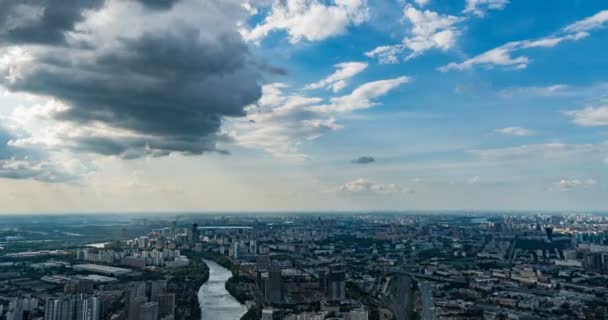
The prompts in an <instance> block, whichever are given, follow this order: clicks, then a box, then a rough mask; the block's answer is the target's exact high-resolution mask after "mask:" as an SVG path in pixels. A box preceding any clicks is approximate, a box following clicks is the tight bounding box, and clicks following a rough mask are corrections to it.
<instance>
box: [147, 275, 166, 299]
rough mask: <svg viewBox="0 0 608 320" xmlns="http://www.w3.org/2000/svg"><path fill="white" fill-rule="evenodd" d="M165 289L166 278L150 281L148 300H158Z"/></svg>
mask: <svg viewBox="0 0 608 320" xmlns="http://www.w3.org/2000/svg"><path fill="white" fill-rule="evenodd" d="M165 291H167V280H157V281H152V283H151V284H150V301H152V302H158V297H159V296H160V295H161V294H163V293H165Z"/></svg>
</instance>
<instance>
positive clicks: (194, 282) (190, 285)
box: [169, 259, 209, 320]
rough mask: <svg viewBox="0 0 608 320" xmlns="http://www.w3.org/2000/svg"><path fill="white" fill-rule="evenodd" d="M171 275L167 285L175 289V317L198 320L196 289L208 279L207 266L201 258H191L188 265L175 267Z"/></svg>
mask: <svg viewBox="0 0 608 320" xmlns="http://www.w3.org/2000/svg"><path fill="white" fill-rule="evenodd" d="M171 275H172V276H173V278H172V279H171V281H170V283H169V285H170V287H171V288H172V289H175V319H189V320H200V319H201V308H200V305H199V301H198V291H199V289H200V287H201V286H202V285H203V284H205V283H206V282H207V281H208V280H209V267H208V266H207V264H206V263H204V262H203V261H202V259H191V263H190V265H189V266H187V267H182V268H177V269H175V270H174V271H172V272H171Z"/></svg>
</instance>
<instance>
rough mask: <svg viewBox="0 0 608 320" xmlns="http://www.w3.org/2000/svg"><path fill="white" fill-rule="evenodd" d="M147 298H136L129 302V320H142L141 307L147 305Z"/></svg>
mask: <svg viewBox="0 0 608 320" xmlns="http://www.w3.org/2000/svg"><path fill="white" fill-rule="evenodd" d="M147 301H148V299H146V297H136V298H134V299H131V300H129V320H140V319H141V318H140V313H141V306H142V305H144V304H145V303H147Z"/></svg>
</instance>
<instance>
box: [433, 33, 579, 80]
mask: <svg viewBox="0 0 608 320" xmlns="http://www.w3.org/2000/svg"><path fill="white" fill-rule="evenodd" d="M587 36H588V34H587V33H584V32H579V33H576V34H568V35H563V36H549V37H545V38H541V39H537V40H523V41H513V42H509V43H507V44H504V45H502V46H500V47H497V48H494V49H491V50H488V51H486V52H484V53H482V54H480V55H478V56H475V57H473V58H470V59H468V60H465V61H463V62H461V63H456V62H452V63H449V64H447V65H445V66H442V67H440V68H439V70H440V71H442V72H446V71H450V70H459V71H462V70H467V69H471V68H473V67H475V66H482V67H485V68H487V69H492V68H494V67H495V66H502V67H505V68H507V69H511V70H518V69H525V68H527V67H528V65H529V64H530V62H531V61H530V58H528V57H527V56H523V55H520V56H516V55H515V53H517V52H518V51H521V50H524V49H531V48H552V47H555V46H556V45H558V44H560V43H562V42H564V41H578V40H580V39H583V38H586V37H587Z"/></svg>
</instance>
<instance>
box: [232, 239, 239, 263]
mask: <svg viewBox="0 0 608 320" xmlns="http://www.w3.org/2000/svg"><path fill="white" fill-rule="evenodd" d="M240 246H241V244H240V243H239V242H238V241H236V242H234V243H233V244H232V256H233V257H234V258H235V259H238V258H239V255H240Z"/></svg>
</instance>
